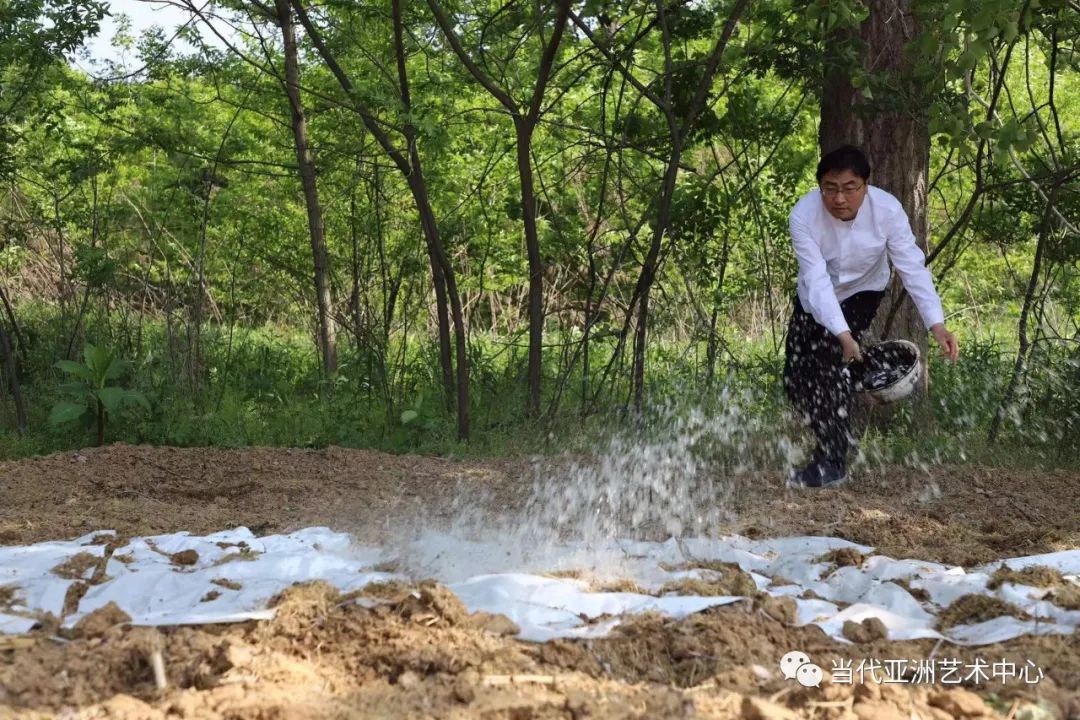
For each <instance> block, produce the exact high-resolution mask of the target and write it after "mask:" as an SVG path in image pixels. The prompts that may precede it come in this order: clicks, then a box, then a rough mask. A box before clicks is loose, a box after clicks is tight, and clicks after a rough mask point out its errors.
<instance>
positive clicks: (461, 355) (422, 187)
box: [279, 0, 469, 440]
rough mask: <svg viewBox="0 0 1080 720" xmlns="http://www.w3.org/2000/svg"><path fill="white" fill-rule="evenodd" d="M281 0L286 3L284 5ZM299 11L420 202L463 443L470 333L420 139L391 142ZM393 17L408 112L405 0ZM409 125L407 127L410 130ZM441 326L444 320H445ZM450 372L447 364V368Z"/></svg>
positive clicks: (301, 12) (296, 1) (298, 6)
mask: <svg viewBox="0 0 1080 720" xmlns="http://www.w3.org/2000/svg"><path fill="white" fill-rule="evenodd" d="M279 1H280V0H279ZM291 2H292V6H293V8H294V9H295V10H296V13H297V16H298V17H299V18H300V22H301V23H302V24H303V26H304V29H305V30H306V31H307V33H308V35H309V37H310V38H311V41H312V43H313V44H314V45H315V49H316V50H317V51H318V53H319V55H320V56H321V57H322V58H323V60H324V61H325V62H326V65H327V67H328V68H329V69H330V72H331V73H332V74H333V75H334V77H335V78H337V81H338V83H339V84H340V85H341V87H342V89H343V90H344V91H345V92H346V94H347V95H348V96H349V97H350V98H351V99H352V102H353V108H354V109H355V110H356V112H357V114H358V115H359V116H360V119H361V120H362V121H363V123H364V127H366V128H367V129H368V132H370V133H371V134H372V136H374V138H375V140H376V141H377V142H378V143H379V146H380V147H382V149H383V151H384V152H386V154H387V155H388V156H389V157H390V159H391V160H392V161H393V162H394V165H395V166H397V168H398V170H399V171H400V172H401V174H402V175H404V176H405V180H406V181H407V182H408V183H409V190H410V191H411V192H412V196H413V201H414V202H415V203H416V209H417V211H418V212H419V214H420V224H421V228H422V230H423V232H424V239H425V241H426V242H427V246H428V253H429V257H430V258H431V261H432V265H433V268H432V270H433V273H434V272H435V267H436V266H437V269H438V274H436V275H435V278H434V279H435V291H436V293H438V292H439V288H440V287H443V286H442V285H440V283H445V286H444V287H445V289H446V294H447V295H448V296H449V300H450V307H451V312H452V313H453V320H454V336H455V340H456V343H457V360H458V363H457V400H458V402H457V404H458V408H457V421H458V438H459V439H461V440H468V439H469V363H468V347H467V345H466V341H467V333H466V330H465V320H464V316H463V313H462V312H461V298H460V296H459V295H458V291H457V282H456V280H455V278H454V268H453V265H452V264H451V263H450V258H449V257H448V256H447V254H446V250H445V248H444V247H443V244H442V239H441V238H440V236H439V228H438V225H437V224H436V222H435V213H434V211H433V210H432V208H431V201H430V199H429V198H428V194H427V185H426V183H425V181H424V175H423V171H422V166H421V164H420V154H419V150H418V148H417V143H416V142H415V137H412V138H409V137H407V138H406V140H407V141H408V144H409V149H408V154H407V155H406V154H405V153H402V151H401V150H400V149H399V148H398V147H396V146H395V145H394V143H393V141H392V140H391V139H390V137H389V136H388V135H387V134H386V132H385V131H384V130H383V128H382V127H381V126H380V124H379V123H378V122H377V121H376V119H375V117H374V116H373V115H372V114H371V111H370V110H369V109H368V108H367V106H366V105H364V104H363V102H361V101H360V100H359V99H358V98H357V97H356V95H355V94H354V92H353V83H352V81H351V80H350V79H349V76H348V75H347V74H346V73H345V71H344V70H343V69H342V67H341V65H340V64H339V63H338V61H337V58H336V57H335V56H334V54H333V53H332V52H331V51H330V50H329V48H327V46H326V43H325V42H323V39H322V36H321V35H320V34H319V32H318V30H317V29H316V28H315V26H314V25H313V24H312V22H311V17H310V16H309V15H308V14H307V11H306V10H305V9H304V6H303V4H302V3H301V2H300V0H291ZM391 8H392V12H393V14H394V25H395V46H396V47H395V51H396V53H397V55H398V72H399V79H400V85H401V87H400V90H401V97H402V100H403V102H404V103H405V105H406V107H407V106H408V97H409V95H408V93H409V89H408V75H407V74H406V72H405V60H404V54H405V51H404V47H403V42H402V34H403V33H402V29H401V26H402V21H401V7H400V2H399V0H394V2H393V3H392V4H391ZM408 128H409V126H407V127H406V129H407V130H408ZM440 322H441V321H440ZM441 334H442V327H440V345H441V339H442V337H441ZM444 367H445V365H444Z"/></svg>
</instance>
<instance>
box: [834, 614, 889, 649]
mask: <svg viewBox="0 0 1080 720" xmlns="http://www.w3.org/2000/svg"><path fill="white" fill-rule="evenodd" d="M841 632H843V634H844V637H846V638H847V639H848V640H850V641H851V642H853V643H872V642H876V641H878V640H886V639H888V637H889V629H888V628H887V627H885V623H883V622H882V621H881V618H876V617H869V618H866V619H865V620H863V621H862V622H854V621H852V620H848V621H846V622H845V623H844V627H843V629H842V631H841Z"/></svg>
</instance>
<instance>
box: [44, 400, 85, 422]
mask: <svg viewBox="0 0 1080 720" xmlns="http://www.w3.org/2000/svg"><path fill="white" fill-rule="evenodd" d="M85 412H86V405H77V404H75V403H73V402H68V401H66V400H61V401H60V402H58V403H56V404H55V405H53V408H52V411H51V412H50V413H49V424H50V425H63V424H64V423H69V422H71V421H73V420H78V419H79V418H81V417H82V416H83V414H84V413H85Z"/></svg>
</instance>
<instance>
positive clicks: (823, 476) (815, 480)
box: [788, 460, 847, 488]
mask: <svg viewBox="0 0 1080 720" xmlns="http://www.w3.org/2000/svg"><path fill="white" fill-rule="evenodd" d="M846 481H847V471H846V469H845V468H844V466H843V465H841V464H840V463H836V462H830V461H828V460H814V461H813V462H812V463H810V464H809V465H807V466H806V467H804V468H803V469H802V470H798V471H796V472H794V473H792V476H791V479H790V480H789V481H788V487H797V488H827V487H837V486H838V485H843V484H844V482H846Z"/></svg>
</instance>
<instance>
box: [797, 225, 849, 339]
mask: <svg viewBox="0 0 1080 720" xmlns="http://www.w3.org/2000/svg"><path fill="white" fill-rule="evenodd" d="M788 228H789V230H790V232H791V243H792V246H793V247H794V249H795V257H796V258H798V261H799V289H800V293H799V294H800V298H801V299H802V302H803V304H804V305H806V306H807V307H804V308H803V309H804V310H806V311H807V312H808V313H810V314H811V315H812V316H813V318H814V319H815V320H817V321H818V323H820V324H821V325H824V326H825V328H826V329H828V331H829V332H831V333H832V334H833V335H839V334H841V333H843V332H846V331H848V330H849V329H850V328H849V327H848V324H847V320H845V319H844V312H843V310H841V309H840V301H839V300H837V299H836V291H835V290H834V289H833V285H832V281H831V280H830V279H829V270H828V267H827V265H826V264H825V258H824V257H823V256H822V254H821V246H820V245H818V243H817V241H816V240H815V239H814V236H813V233H812V232H811V231H810V228H809V226H808V225H807V223H806V221H805V220H804V219H803V218H801V217H800V216H799V214H798V213H797V212H793V213H792V214H791V217H790V218H789V219H788Z"/></svg>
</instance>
